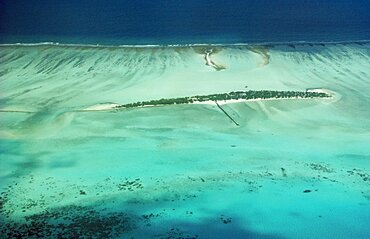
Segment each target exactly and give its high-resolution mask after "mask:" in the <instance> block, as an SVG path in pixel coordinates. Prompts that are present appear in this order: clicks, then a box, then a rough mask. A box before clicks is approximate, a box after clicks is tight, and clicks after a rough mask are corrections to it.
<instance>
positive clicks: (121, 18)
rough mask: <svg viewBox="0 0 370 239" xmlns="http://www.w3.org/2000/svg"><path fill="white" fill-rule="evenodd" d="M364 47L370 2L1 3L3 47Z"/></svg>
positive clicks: (129, 0)
mask: <svg viewBox="0 0 370 239" xmlns="http://www.w3.org/2000/svg"><path fill="white" fill-rule="evenodd" d="M369 39H370V1H369V0H233V1H231V0H185V1H184V0H151V1H148V0H135V1H132V0H105V1H103V0H75V1H74V0H68V1H67V0H37V1H30V0H0V42H2V43H15V42H44V41H53V42H63V43H92V44H96V43H101V44H184V43H240V42H244V43H251V42H290V41H351V40H369Z"/></svg>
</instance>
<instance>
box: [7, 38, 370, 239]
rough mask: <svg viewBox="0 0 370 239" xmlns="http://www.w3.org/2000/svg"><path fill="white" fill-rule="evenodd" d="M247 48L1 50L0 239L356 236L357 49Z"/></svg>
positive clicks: (360, 111) (369, 65)
mask: <svg viewBox="0 0 370 239" xmlns="http://www.w3.org/2000/svg"><path fill="white" fill-rule="evenodd" d="M260 47H261V46H256V47H253V46H250V45H249V46H247V45H246V46H242V45H237V46H234V45H233V46H228V45H222V46H220V45H217V46H210V45H207V46H181V47H162V46H155V47H149V46H148V47H113V46H112V47H105V46H71V45H70V46H65V45H53V44H49V45H37V46H32V45H29V46H22V45H20V46H17V45H12V46H1V47H0V91H1V94H0V235H1V236H0V237H5V238H6V237H8V238H17V237H18V238H19V237H23V238H38V237H39V238H45V237H46V238H58V237H59V238H73V237H80V238H83V237H84V238H94V237H100V238H154V239H159V238H271V239H295V238H303V239H316V238H341V239H353V238H360V239H367V238H368V235H369V234H370V231H369V226H368V222H369V221H370V215H369V213H368V211H369V210H368V209H369V207H370V189H369V178H370V176H369V175H370V149H369V147H368V146H369V145H370V141H369V139H370V122H369V118H370V110H369V109H370V108H369V105H370V96H369V92H370V82H369V79H370V45H369V44H368V43H345V44H339V43H338V44H329V43H325V44H324V43H322V44H290V46H289V45H287V44H285V45H284V44H280V45H279V44H276V45H269V46H263V47H262V48H260ZM208 48H212V49H213V51H212V54H211V56H210V57H211V58H210V59H211V60H212V61H214V62H215V63H222V64H223V65H224V66H225V69H223V70H220V71H217V70H216V69H215V68H213V67H210V66H208V65H206V64H205V49H208ZM241 89H243V90H241ZM249 89H251V90H250V91H249ZM252 89H253V90H252ZM265 89H270V90H269V91H264V90H265ZM304 89H307V92H308V93H307V92H306V91H304ZM320 89H330V91H328V92H326V91H325V90H320ZM237 91H238V92H239V93H238V92H237ZM312 91H313V93H315V92H316V93H317V95H316V93H315V94H314V95H312V94H313V93H312V94H311V93H309V92H312ZM225 92H234V93H232V94H231V93H227V94H225ZM248 92H250V93H248ZM263 92H265V93H263ZM273 92H275V93H273ZM289 92H290V93H289ZM294 92H299V93H294ZM320 92H321V93H325V92H326V94H328V95H330V97H326V96H327V95H323V94H319V93H320ZM251 93H253V97H257V95H258V94H259V97H262V96H264V97H266V99H260V98H255V99H254V98H253V97H252V94H251ZM262 93H263V94H262ZM278 94H281V96H284V97H285V96H286V97H288V96H289V95H290V97H291V98H269V97H272V96H273V95H275V97H276V96H277V95H278ZM288 94H289V95H288ZM302 94H303V95H302ZM296 95H298V96H299V97H298V98H295V97H294V96H296ZM300 95H302V97H303V96H305V95H306V96H314V98H310V97H309V98H300ZM188 96H189V97H188ZM191 96H194V97H195V96H197V97H198V98H192V97H191ZM316 96H319V97H317V98H316ZM321 96H322V97H321ZM232 97H234V98H238V97H246V98H247V97H252V98H253V99H250V100H245V99H241V98H240V99H239V100H235V99H232V100H229V99H228V98H232ZM162 98H163V99H167V100H169V99H170V100H169V102H167V101H166V102H161V101H160V100H159V99H162ZM153 99H155V101H154V103H156V104H160V103H170V105H169V106H168V107H167V106H166V107H140V109H136V108H123V107H121V108H119V109H120V110H117V109H116V108H115V107H118V106H122V105H126V104H132V103H133V104H136V103H135V102H144V105H147V104H149V102H150V101H152V100H153ZM156 99H158V100H156ZM178 99H183V101H184V102H186V103H185V104H180V103H181V102H179V103H177V101H178ZM194 99H198V100H199V99H201V100H207V99H208V100H211V101H210V102H208V101H202V102H200V101H194ZM219 99H226V104H223V103H224V102H225V101H224V100H219ZM285 99H286V100H285ZM302 99H304V100H302ZM190 100H192V101H193V103H188V102H190ZM213 100H215V101H216V102H217V103H218V104H219V105H220V106H221V107H222V109H223V110H224V111H225V112H226V113H227V114H228V115H229V116H230V117H231V118H232V119H233V120H234V121H235V122H236V123H237V124H238V127H235V125H234V124H230V122H229V120H228V119H227V118H226V117H225V113H223V112H221V110H220V108H219V107H218V105H216V104H215V103H214V101H213ZM175 101H176V104H173V103H174V102H175ZM141 104H142V103H140V105H141ZM138 106H139V104H138ZM107 108H109V110H104V109H107ZM225 119H227V121H225ZM349 215H350V216H349Z"/></svg>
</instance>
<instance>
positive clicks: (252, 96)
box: [115, 90, 331, 109]
mask: <svg viewBox="0 0 370 239" xmlns="http://www.w3.org/2000/svg"><path fill="white" fill-rule="evenodd" d="M329 97H331V95H330V94H328V93H326V92H323V91H321V90H318V91H316V90H306V91H275V90H248V91H232V92H229V93H222V94H212V95H196V96H191V97H180V98H168V99H164V98H163V99H159V100H150V101H141V102H135V103H129V104H124V105H118V106H116V107H115V108H116V109H122V108H135V107H145V106H159V105H173V104H191V103H197V102H207V101H215V102H217V101H231V100H256V99H261V100H263V99H291V98H297V99H304V98H329Z"/></svg>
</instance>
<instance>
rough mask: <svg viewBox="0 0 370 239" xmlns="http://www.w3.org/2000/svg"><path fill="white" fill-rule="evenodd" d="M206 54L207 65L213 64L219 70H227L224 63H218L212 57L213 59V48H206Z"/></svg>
mask: <svg viewBox="0 0 370 239" xmlns="http://www.w3.org/2000/svg"><path fill="white" fill-rule="evenodd" d="M204 53H205V56H204V59H205V60H206V65H207V66H211V67H213V68H215V69H216V70H217V71H221V70H225V69H226V67H225V66H223V65H219V64H216V63H215V62H214V61H213V60H212V59H211V54H212V53H213V49H206V50H205V52H204Z"/></svg>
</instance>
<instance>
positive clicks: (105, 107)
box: [80, 103, 119, 111]
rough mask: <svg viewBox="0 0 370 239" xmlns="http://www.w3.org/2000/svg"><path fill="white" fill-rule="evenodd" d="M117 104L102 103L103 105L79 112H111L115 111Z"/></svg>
mask: <svg viewBox="0 0 370 239" xmlns="http://www.w3.org/2000/svg"><path fill="white" fill-rule="evenodd" d="M117 106H119V104H115V103H104V104H96V105H92V106H89V107H87V108H85V109H82V110H80V111H105V110H112V109H115V108H116V107H117Z"/></svg>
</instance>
